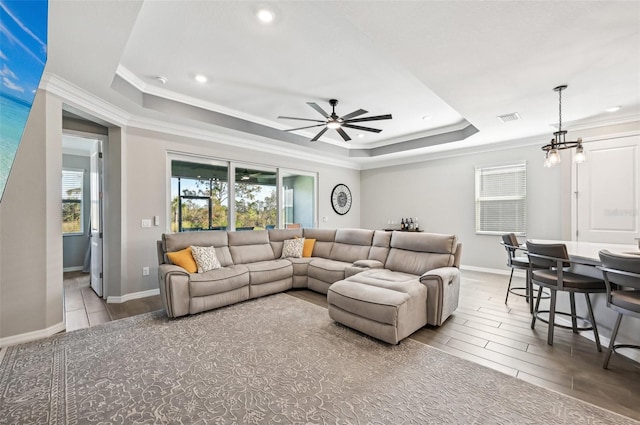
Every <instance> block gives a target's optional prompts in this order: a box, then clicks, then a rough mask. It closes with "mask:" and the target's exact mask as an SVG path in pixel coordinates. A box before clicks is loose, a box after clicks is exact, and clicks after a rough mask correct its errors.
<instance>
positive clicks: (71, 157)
mask: <svg viewBox="0 0 640 425" xmlns="http://www.w3.org/2000/svg"><path fill="white" fill-rule="evenodd" d="M103 142H104V140H103V138H102V137H101V136H98V135H87V134H78V133H75V132H74V133H67V132H65V133H64V134H63V136H62V153H63V158H62V168H63V172H62V174H63V176H62V234H63V270H64V271H65V272H82V273H85V274H87V275H88V276H87V277H88V280H89V287H90V288H91V289H92V290H93V292H95V294H96V295H97V296H98V297H99V298H104V294H105V291H104V287H103V270H102V269H103V256H102V252H103V232H102V223H103V205H102V198H103V196H102V194H103V191H102V181H103V165H102V163H103V154H102V145H103Z"/></svg>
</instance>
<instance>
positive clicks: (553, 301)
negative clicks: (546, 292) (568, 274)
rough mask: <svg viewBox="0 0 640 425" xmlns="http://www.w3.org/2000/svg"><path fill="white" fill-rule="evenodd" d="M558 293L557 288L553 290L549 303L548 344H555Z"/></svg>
mask: <svg viewBox="0 0 640 425" xmlns="http://www.w3.org/2000/svg"><path fill="white" fill-rule="evenodd" d="M556 295H557V291H556V290H555V289H552V290H551V299H550V300H549V301H551V303H550V305H549V333H548V335H547V344H549V345H553V328H554V326H555V318H556V317H555V316H556Z"/></svg>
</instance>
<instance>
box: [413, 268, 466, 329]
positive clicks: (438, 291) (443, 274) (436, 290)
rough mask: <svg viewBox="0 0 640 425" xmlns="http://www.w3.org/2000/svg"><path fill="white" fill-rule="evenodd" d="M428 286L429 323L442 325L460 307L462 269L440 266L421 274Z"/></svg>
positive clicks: (423, 282) (421, 280)
mask: <svg viewBox="0 0 640 425" xmlns="http://www.w3.org/2000/svg"><path fill="white" fill-rule="evenodd" d="M420 282H421V283H422V284H424V285H425V286H426V287H427V323H428V324H430V325H434V326H440V325H442V323H444V321H445V320H446V319H447V317H449V316H450V315H451V313H453V311H454V310H455V309H456V308H458V298H459V296H460V270H459V269H458V268H456V267H440V268H437V269H433V270H429V271H428V272H426V273H424V274H423V275H422V276H420Z"/></svg>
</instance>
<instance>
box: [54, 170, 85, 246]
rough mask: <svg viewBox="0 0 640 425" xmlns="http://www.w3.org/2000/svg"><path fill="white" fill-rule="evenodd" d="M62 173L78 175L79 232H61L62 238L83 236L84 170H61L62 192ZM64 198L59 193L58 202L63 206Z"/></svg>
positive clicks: (62, 182)
mask: <svg viewBox="0 0 640 425" xmlns="http://www.w3.org/2000/svg"><path fill="white" fill-rule="evenodd" d="M64 173H76V174H79V175H80V231H79V232H64V231H63V232H62V236H78V235H84V230H85V229H84V202H85V199H84V173H85V170H84V169H81V168H67V167H64V168H63V169H62V181H61V184H62V191H64ZM65 199H66V198H65V197H64V196H63V194H62V193H60V202H61V203H62V204H64V200H65Z"/></svg>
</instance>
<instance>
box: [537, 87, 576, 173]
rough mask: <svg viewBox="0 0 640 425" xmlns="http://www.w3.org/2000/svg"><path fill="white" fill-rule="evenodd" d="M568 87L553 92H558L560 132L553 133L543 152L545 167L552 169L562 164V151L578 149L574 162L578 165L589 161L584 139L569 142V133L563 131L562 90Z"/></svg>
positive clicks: (557, 88)
mask: <svg viewBox="0 0 640 425" xmlns="http://www.w3.org/2000/svg"><path fill="white" fill-rule="evenodd" d="M566 88H567V86H566V85H562V86H558V87H555V88H554V89H553V91H557V92H558V116H559V119H558V131H556V132H554V133H553V139H551V142H550V143H549V144H548V145H544V146H543V147H542V150H543V151H544V152H545V155H544V166H545V167H552V166H554V165H556V164H559V163H560V151H561V150H564V149H573V148H575V149H576V154H575V156H574V161H575V162H576V163H581V162H584V161H585V159H587V157H586V155H585V153H584V148H583V147H582V138H580V137H579V138H578V140H575V141H567V140H566V139H565V137H566V134H567V131H566V130H563V129H562V90H564V89H566Z"/></svg>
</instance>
